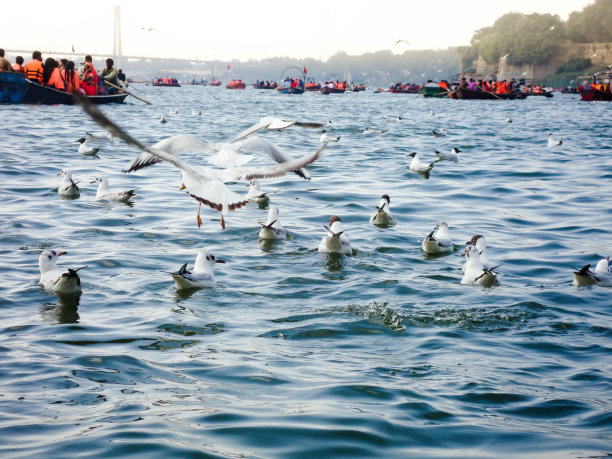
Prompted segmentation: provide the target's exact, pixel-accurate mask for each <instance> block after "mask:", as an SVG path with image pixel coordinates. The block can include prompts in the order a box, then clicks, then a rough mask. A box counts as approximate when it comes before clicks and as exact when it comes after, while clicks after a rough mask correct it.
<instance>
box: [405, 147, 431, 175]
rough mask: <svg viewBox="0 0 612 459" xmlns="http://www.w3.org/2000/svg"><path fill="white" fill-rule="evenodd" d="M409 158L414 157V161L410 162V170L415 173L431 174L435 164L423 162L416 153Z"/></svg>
mask: <svg viewBox="0 0 612 459" xmlns="http://www.w3.org/2000/svg"><path fill="white" fill-rule="evenodd" d="M407 156H410V157H412V161H410V170H413V171H415V172H429V171H430V170H432V169H433V167H434V163H424V162H422V161H421V160H420V159H419V155H418V153H415V152H414V151H413V152H412V153H410V154H409V155H407Z"/></svg>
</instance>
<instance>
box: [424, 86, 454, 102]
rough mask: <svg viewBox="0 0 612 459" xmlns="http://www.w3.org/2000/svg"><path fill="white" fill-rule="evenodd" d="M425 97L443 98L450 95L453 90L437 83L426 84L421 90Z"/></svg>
mask: <svg viewBox="0 0 612 459" xmlns="http://www.w3.org/2000/svg"><path fill="white" fill-rule="evenodd" d="M419 92H420V93H421V95H422V96H423V97H436V98H439V99H443V98H445V97H449V96H450V94H451V92H450V91H449V90H447V89H444V88H443V87H441V86H439V85H438V84H436V85H435V86H433V85H432V86H427V85H424V86H422V87H421V90H420V91H419Z"/></svg>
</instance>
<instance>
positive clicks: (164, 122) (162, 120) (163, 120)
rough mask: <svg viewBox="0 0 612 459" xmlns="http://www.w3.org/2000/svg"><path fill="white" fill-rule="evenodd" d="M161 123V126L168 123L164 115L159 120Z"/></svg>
mask: <svg viewBox="0 0 612 459" xmlns="http://www.w3.org/2000/svg"><path fill="white" fill-rule="evenodd" d="M159 122H160V123H161V124H166V123H167V122H168V121H167V120H166V118H164V115H162V116H161V117H160V118H159Z"/></svg>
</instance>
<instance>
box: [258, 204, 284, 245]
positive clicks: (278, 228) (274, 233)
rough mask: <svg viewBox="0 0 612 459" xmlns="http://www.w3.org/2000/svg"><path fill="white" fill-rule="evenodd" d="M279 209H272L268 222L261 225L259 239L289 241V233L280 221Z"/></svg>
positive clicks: (269, 212)
mask: <svg viewBox="0 0 612 459" xmlns="http://www.w3.org/2000/svg"><path fill="white" fill-rule="evenodd" d="M278 212H279V210H278V207H274V206H272V207H270V210H269V211H268V221H267V222H266V224H265V225H261V230H259V239H287V232H286V231H285V228H283V225H282V224H281V222H280V220H279V219H278Z"/></svg>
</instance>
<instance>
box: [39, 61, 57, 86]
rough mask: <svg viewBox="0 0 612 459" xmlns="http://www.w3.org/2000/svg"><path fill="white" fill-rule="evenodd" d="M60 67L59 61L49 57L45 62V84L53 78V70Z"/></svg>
mask: <svg viewBox="0 0 612 459" xmlns="http://www.w3.org/2000/svg"><path fill="white" fill-rule="evenodd" d="M57 67H59V65H58V63H57V61H56V60H55V59H53V58H52V57H48V58H47V59H46V60H45V63H44V64H43V84H44V85H49V80H50V79H51V74H52V73H53V70H55V69H56V68H57Z"/></svg>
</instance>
